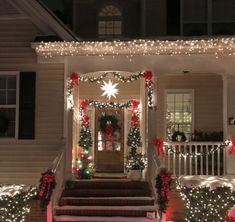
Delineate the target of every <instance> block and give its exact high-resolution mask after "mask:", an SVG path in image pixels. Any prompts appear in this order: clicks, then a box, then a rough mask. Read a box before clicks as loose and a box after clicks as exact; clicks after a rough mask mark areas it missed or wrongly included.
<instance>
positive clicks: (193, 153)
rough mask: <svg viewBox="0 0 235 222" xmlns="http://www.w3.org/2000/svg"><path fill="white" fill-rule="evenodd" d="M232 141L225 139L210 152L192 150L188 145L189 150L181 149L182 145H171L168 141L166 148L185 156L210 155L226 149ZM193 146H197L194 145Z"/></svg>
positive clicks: (167, 150)
mask: <svg viewBox="0 0 235 222" xmlns="http://www.w3.org/2000/svg"><path fill="white" fill-rule="evenodd" d="M230 143H231V142H230V141H225V142H223V143H221V144H220V145H218V146H213V147H212V149H210V150H209V151H208V152H207V151H205V150H203V151H197V149H195V150H194V151H192V150H189V146H188V150H187V151H181V150H180V145H169V144H168V143H166V144H165V149H166V153H168V154H176V155H179V156H183V157H186V156H187V157H193V158H195V157H200V156H209V155H212V154H214V153H215V152H217V151H218V150H224V149H226V148H227V147H228V146H229V145H230ZM186 147H187V146H186ZM193 147H195V148H196V146H193Z"/></svg>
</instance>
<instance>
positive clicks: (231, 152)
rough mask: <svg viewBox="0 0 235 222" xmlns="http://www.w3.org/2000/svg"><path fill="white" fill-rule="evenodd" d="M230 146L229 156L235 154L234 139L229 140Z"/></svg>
mask: <svg viewBox="0 0 235 222" xmlns="http://www.w3.org/2000/svg"><path fill="white" fill-rule="evenodd" d="M231 142H232V145H231V146H230V147H229V150H228V153H229V154H230V155H231V154H233V152H235V137H233V138H232V139H231Z"/></svg>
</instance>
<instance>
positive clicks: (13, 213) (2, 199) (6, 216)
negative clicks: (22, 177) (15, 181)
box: [0, 185, 37, 222]
mask: <svg viewBox="0 0 235 222" xmlns="http://www.w3.org/2000/svg"><path fill="white" fill-rule="evenodd" d="M36 194H37V189H36V188H35V187H27V186H25V185H2V186H0V221H2V222H3V221H4V222H24V221H25V218H26V215H27V214H28V213H29V211H30V206H29V203H30V200H32V199H33V198H35V196H36Z"/></svg>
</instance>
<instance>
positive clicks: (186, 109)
mask: <svg viewBox="0 0 235 222" xmlns="http://www.w3.org/2000/svg"><path fill="white" fill-rule="evenodd" d="M166 106H167V107H166V108H167V109H166V118H167V124H166V134H167V139H168V140H169V141H171V139H172V135H173V134H174V132H176V131H180V132H183V133H184V134H185V136H186V137H187V140H188V141H189V140H190V137H191V134H192V130H193V129H192V128H193V127H192V123H193V92H192V91H191V90H189V91H167V93H166Z"/></svg>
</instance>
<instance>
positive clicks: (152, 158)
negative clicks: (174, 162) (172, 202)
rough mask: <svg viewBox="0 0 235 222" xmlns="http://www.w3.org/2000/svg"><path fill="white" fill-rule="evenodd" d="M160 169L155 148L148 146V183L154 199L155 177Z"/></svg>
mask: <svg viewBox="0 0 235 222" xmlns="http://www.w3.org/2000/svg"><path fill="white" fill-rule="evenodd" d="M160 167H161V162H160V160H159V158H158V157H157V155H156V152H155V148H154V147H153V144H149V152H148V178H149V179H148V181H149V183H150V186H151V188H152V191H153V194H154V196H155V198H156V188H155V185H156V176H157V173H159V172H158V171H159V169H160Z"/></svg>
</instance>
